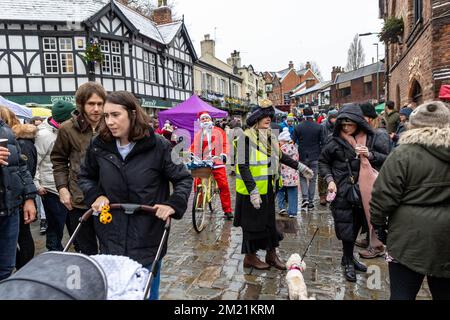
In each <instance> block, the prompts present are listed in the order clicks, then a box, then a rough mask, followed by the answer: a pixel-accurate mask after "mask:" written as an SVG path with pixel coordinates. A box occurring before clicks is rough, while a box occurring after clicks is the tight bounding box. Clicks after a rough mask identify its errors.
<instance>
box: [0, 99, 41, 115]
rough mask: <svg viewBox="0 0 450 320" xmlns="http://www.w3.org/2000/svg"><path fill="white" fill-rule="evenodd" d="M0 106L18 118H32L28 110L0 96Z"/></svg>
mask: <svg viewBox="0 0 450 320" xmlns="http://www.w3.org/2000/svg"><path fill="white" fill-rule="evenodd" d="M0 105H2V106H5V107H7V108H8V109H9V110H11V111H12V112H14V114H15V115H16V116H17V117H18V118H25V119H31V117H33V114H32V112H31V109H30V108H27V107H24V106H22V105H20V104H18V103H15V102H13V101H10V100H8V99H5V98H3V97H2V96H0Z"/></svg>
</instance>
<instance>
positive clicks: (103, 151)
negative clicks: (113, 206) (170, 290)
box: [78, 91, 192, 300]
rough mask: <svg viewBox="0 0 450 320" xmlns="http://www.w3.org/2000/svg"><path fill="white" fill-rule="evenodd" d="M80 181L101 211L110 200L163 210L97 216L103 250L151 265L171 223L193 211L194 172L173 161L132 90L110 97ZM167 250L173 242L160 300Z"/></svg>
mask: <svg viewBox="0 0 450 320" xmlns="http://www.w3.org/2000/svg"><path fill="white" fill-rule="evenodd" d="M78 179H79V181H78V184H79V186H80V188H81V190H82V191H83V194H84V200H85V203H86V205H87V206H89V207H91V208H92V209H93V210H94V211H96V212H100V211H101V210H102V208H103V206H104V205H108V204H110V203H122V204H124V203H133V204H141V205H150V206H153V207H154V208H155V209H156V210H157V211H156V214H150V213H145V212H135V213H134V214H132V215H128V214H125V213H124V212H123V210H111V214H112V217H113V218H112V222H111V223H110V224H102V223H101V222H100V221H99V218H98V217H93V218H94V227H95V233H96V235H97V237H98V239H99V242H100V253H101V254H109V255H119V256H126V257H129V258H131V259H133V260H135V261H137V262H139V263H140V264H142V265H143V266H144V267H146V268H150V267H151V265H152V263H153V262H154V260H155V259H156V255H157V252H158V248H159V245H160V242H161V239H162V236H163V233H164V227H165V221H166V220H167V219H168V218H169V217H170V218H173V219H181V218H182V217H183V215H184V213H185V211H186V209H187V203H188V199H189V195H190V193H191V189H192V176H191V174H190V173H189V171H188V170H187V169H186V167H185V166H184V164H175V163H174V162H173V161H172V158H171V145H170V142H169V141H167V140H166V139H165V138H164V137H162V136H160V135H157V134H155V133H154V131H153V129H152V128H151V126H150V119H149V118H148V116H147V115H146V114H145V112H144V111H143V109H142V107H140V106H139V104H138V100H137V99H136V98H135V97H134V95H133V94H132V93H129V92H126V91H119V92H113V93H110V94H109V95H108V96H107V97H106V100H105V106H104V118H102V120H101V122H100V127H99V134H98V136H97V137H95V138H94V139H93V140H92V141H91V142H90V144H89V147H88V149H87V151H86V157H85V159H84V161H83V163H82V165H81V171H80V174H79V175H78ZM169 182H171V183H172V186H173V192H172V194H171V193H170V185H169ZM166 251H167V242H166V243H165V244H164V246H163V250H162V252H161V257H160V260H159V261H158V262H157V272H156V275H155V278H154V281H153V283H152V288H151V295H150V299H151V300H156V299H158V288H159V279H160V270H159V269H160V267H161V259H162V258H163V257H164V255H165V254H166Z"/></svg>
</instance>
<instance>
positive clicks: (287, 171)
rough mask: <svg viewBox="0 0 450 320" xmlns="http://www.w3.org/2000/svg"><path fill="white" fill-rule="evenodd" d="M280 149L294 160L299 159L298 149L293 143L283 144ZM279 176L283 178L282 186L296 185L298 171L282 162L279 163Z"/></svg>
mask: <svg viewBox="0 0 450 320" xmlns="http://www.w3.org/2000/svg"><path fill="white" fill-rule="evenodd" d="M281 151H282V152H283V153H285V154H287V155H288V156H289V157H291V158H292V159H294V160H295V161H298V160H299V155H298V150H297V147H296V146H295V144H285V145H283V146H281ZM281 177H282V178H283V186H284V187H297V186H298V182H299V176H298V171H297V170H295V169H292V168H291V167H288V166H286V165H284V164H282V165H281Z"/></svg>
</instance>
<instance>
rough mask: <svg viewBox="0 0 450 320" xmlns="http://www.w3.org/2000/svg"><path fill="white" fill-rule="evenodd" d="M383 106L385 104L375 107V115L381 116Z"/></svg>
mask: <svg viewBox="0 0 450 320" xmlns="http://www.w3.org/2000/svg"><path fill="white" fill-rule="evenodd" d="M385 105H386V103H384V102H383V103H381V104H379V105H377V106H376V107H375V111H376V112H377V114H381V113H382V112H383V111H384V108H385Z"/></svg>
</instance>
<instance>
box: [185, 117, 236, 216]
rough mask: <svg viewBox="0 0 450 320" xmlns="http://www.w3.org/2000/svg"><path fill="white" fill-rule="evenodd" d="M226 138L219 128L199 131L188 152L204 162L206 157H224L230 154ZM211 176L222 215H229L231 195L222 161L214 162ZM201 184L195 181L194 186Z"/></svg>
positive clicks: (216, 160)
mask: <svg viewBox="0 0 450 320" xmlns="http://www.w3.org/2000/svg"><path fill="white" fill-rule="evenodd" d="M229 148H230V147H229V143H228V137H227V135H226V133H225V131H223V130H222V129H221V128H218V127H214V126H213V127H212V128H211V129H201V130H200V131H199V132H197V133H196V135H195V137H194V143H193V144H192V145H191V147H190V149H189V150H190V152H191V153H193V154H194V155H195V156H196V157H198V158H200V159H202V160H206V159H207V158H208V157H214V156H219V157H221V158H222V157H223V156H224V157H226V158H228V155H229V154H230V149H229ZM212 172H213V176H214V179H215V180H216V182H217V186H218V187H219V190H220V201H221V203H222V209H223V212H224V213H231V212H233V210H232V209H231V194H230V187H229V185H228V179H227V171H226V164H225V163H224V162H223V161H222V159H215V160H214V169H213V171H212ZM200 183H201V181H200V179H195V181H194V188H195V186H197V185H199V184H200Z"/></svg>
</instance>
